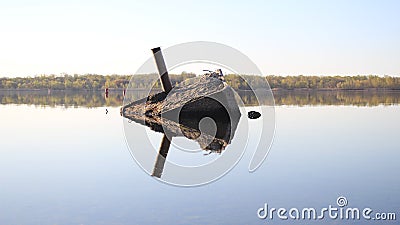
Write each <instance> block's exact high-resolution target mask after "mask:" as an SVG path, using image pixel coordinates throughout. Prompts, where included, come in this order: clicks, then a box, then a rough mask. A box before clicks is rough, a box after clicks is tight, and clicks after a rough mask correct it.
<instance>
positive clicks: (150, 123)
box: [121, 88, 241, 178]
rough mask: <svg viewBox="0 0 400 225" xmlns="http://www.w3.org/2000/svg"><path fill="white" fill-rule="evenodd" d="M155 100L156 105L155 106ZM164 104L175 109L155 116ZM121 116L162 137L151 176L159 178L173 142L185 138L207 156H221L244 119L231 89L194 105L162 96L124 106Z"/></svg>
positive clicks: (179, 99) (161, 94)
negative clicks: (195, 144)
mask: <svg viewBox="0 0 400 225" xmlns="http://www.w3.org/2000/svg"><path fill="white" fill-rule="evenodd" d="M172 96H173V95H172ZM154 99H157V101H156V102H154V101H153V100H154ZM185 100H188V101H187V102H185ZM165 102H167V103H168V104H169V105H174V107H173V108H171V109H170V110H169V111H160V112H159V113H155V111H156V110H157V109H158V108H160V107H161V105H163V104H164V103H165ZM175 106H176V107H175ZM165 108H167V107H165ZM165 108H163V110H165ZM121 115H122V116H123V117H125V118H127V119H129V120H130V121H131V122H135V123H138V124H141V125H144V126H147V127H149V128H150V129H151V130H153V131H155V132H160V133H163V137H162V139H161V144H160V147H159V150H158V154H157V156H156V161H155V164H154V168H153V171H152V173H151V174H152V176H155V177H158V178H161V176H162V174H163V170H164V166H165V163H166V158H167V156H168V152H169V150H170V145H171V141H172V139H173V138H175V137H185V138H187V139H190V140H194V141H196V142H197V143H198V144H199V146H200V148H201V149H202V150H206V151H209V152H208V153H207V154H211V153H219V154H221V153H222V151H223V150H225V148H226V147H227V146H228V145H229V144H230V143H231V140H232V139H233V136H234V133H235V132H236V129H237V127H238V123H239V119H240V117H241V113H240V110H239V106H238V104H237V103H236V101H235V99H234V95H233V92H232V91H231V89H230V88H227V89H223V90H222V91H220V92H216V93H213V94H212V95H210V96H207V97H204V98H200V99H197V100H195V101H189V99H187V98H183V99H181V98H178V99H174V98H173V97H170V98H168V99H167V97H166V94H165V93H164V92H161V93H158V94H155V95H151V96H149V97H146V98H143V99H140V100H137V101H134V102H131V103H129V104H127V105H125V106H124V107H122V108H121Z"/></svg>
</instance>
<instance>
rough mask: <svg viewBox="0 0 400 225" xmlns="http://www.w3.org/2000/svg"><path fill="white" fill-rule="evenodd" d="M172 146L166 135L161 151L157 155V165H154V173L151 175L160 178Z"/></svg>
mask: <svg viewBox="0 0 400 225" xmlns="http://www.w3.org/2000/svg"><path fill="white" fill-rule="evenodd" d="M170 145H171V141H170V140H169V139H168V137H167V135H165V134H164V137H163V139H162V141H161V146H160V150H159V152H158V155H157V159H156V163H155V164H154V169H153V173H152V174H151V175H152V176H154V177H158V178H160V177H161V175H162V173H163V170H164V164H165V160H166V158H167V154H168V151H169V146H170Z"/></svg>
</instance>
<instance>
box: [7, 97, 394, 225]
mask: <svg viewBox="0 0 400 225" xmlns="http://www.w3.org/2000/svg"><path fill="white" fill-rule="evenodd" d="M61 96H63V97H61ZM96 96H97V97H96ZM118 96H121V93H119V95H118ZM285 96H286V97H285ZM288 96H291V97H288ZM349 96H350V97H349ZM399 96H400V95H399V94H396V93H394V94H393V93H378V94H372V95H371V94H370V93H367V94H366V93H364V92H357V93H356V94H355V93H350V94H349V93H327V92H324V93H323V94H322V95H321V94H320V95H318V94H315V93H314V94H312V93H311V94H310V93H305V94H304V93H303V94H299V93H297V94H296V93H290V94H286V95H281V96H279V95H277V96H276V102H278V104H277V106H276V108H275V110H276V133H275V138H274V142H273V144H272V147H271V150H270V152H269V155H268V157H267V158H266V160H265V161H264V163H263V165H262V166H261V167H260V168H259V169H258V170H257V171H255V172H254V173H249V172H248V165H249V162H250V159H251V156H252V154H253V152H245V153H244V155H243V158H242V159H241V160H240V162H239V163H238V164H237V165H236V166H235V167H234V168H233V169H232V170H231V171H230V172H229V173H228V174H227V175H225V176H224V177H222V178H221V179H219V180H217V181H215V182H213V183H210V184H208V185H203V186H199V187H192V188H182V187H176V186H171V185H167V184H164V183H162V182H160V181H158V180H156V179H154V178H153V177H150V176H149V175H148V174H146V173H145V172H144V171H143V170H142V169H141V168H140V166H138V165H137V164H136V162H135V161H134V159H133V158H132V157H131V154H130V150H129V149H128V147H127V145H126V142H125V137H124V130H123V122H122V117H121V116H120V113H119V107H118V106H119V105H118V104H122V97H118V98H115V99H113V100H110V99H109V98H104V96H102V93H99V94H72V95H71V94H65V93H64V94H60V95H57V96H53V97H52V95H51V94H50V95H48V93H44V94H37V95H32V94H21V93H19V94H16V93H11V94H10V93H6V94H4V93H3V94H2V95H1V99H2V101H1V103H2V104H0V112H1V115H2V118H1V120H0V121H1V122H0V124H1V128H0V136H1V139H0V140H1V142H0V224H4V225H17V224H18V225H19V224H24V225H25V224H26V225H30V224H32V225H34V224H42V225H47V224H49V225H50V224H58V225H64V224H65V225H71V224H76V225H80V224H104V225H113V224H115V225H117V224H118V225H119V224H268V223H269V224H271V223H272V224H398V222H397V221H398V220H399V219H400V218H397V220H396V221H374V220H371V221H365V220H359V221H358V220H333V219H329V218H326V219H324V220H320V221H309V220H291V219H289V220H286V221H284V220H280V219H278V218H274V219H273V220H272V221H271V220H269V219H266V220H261V219H259V218H258V217H257V210H258V209H259V208H260V207H263V206H264V204H265V203H267V204H268V205H269V206H270V207H276V208H280V207H283V208H287V209H290V208H292V207H296V208H299V209H301V208H304V207H314V208H317V209H320V208H322V207H327V206H328V205H333V206H337V204H336V200H337V198H338V197H339V196H345V197H346V198H347V200H348V206H350V207H359V208H365V207H369V208H371V209H373V210H374V211H375V212H396V213H397V215H396V216H397V217H399V216H400V210H399V209H400V179H399V176H398V171H400V163H399V157H400V142H399V139H398V137H399V128H400V117H399V115H400V105H398V99H399ZM110 98H112V97H110ZM70 99H74V100H72V101H71V100H70ZM79 99H80V100H79ZM82 99H83V100H82ZM93 99H94V100H93ZM96 99H97V100H96ZM277 99H278V100H277ZM282 99H285V101H283V100H282ZM288 99H291V101H288ZM313 99H314V100H313ZM249 104H250V103H249ZM250 105H251V104H250ZM247 107H251V106H247ZM106 109H107V110H108V113H107V114H106ZM248 109H251V108H248ZM132 126H133V127H135V126H137V127H139V126H140V125H139V124H134V123H133V124H132ZM249 126H250V129H249V131H250V136H252V135H256V134H253V133H251V132H252V131H254V129H251V128H252V126H257V120H253V121H250V123H249ZM134 129H136V128H134ZM138 132H139V128H138ZM148 134H149V135H150V138H152V139H154V140H156V141H158V140H160V138H161V136H160V134H159V133H155V132H153V131H150V130H149V132H148ZM239 138H241V136H238V135H235V136H234V140H235V139H239ZM138 143H139V144H140V140H138ZM249 144H250V145H251V144H253V143H249ZM232 145H233V144H232ZM147 147H148V146H143V148H147ZM175 150H176V149H174V147H173V146H172V149H171V150H170V151H175ZM228 150H229V146H228V148H227V149H226V151H228ZM198 157H208V156H205V155H203V154H198ZM211 157H218V155H217V156H215V155H212V156H211Z"/></svg>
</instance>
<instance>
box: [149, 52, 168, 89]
mask: <svg viewBox="0 0 400 225" xmlns="http://www.w3.org/2000/svg"><path fill="white" fill-rule="evenodd" d="M151 51H153V55H154V59H155V61H156V65H157V69H158V74H159V75H160V79H161V84H162V87H163V89H164V91H165V92H166V93H167V94H168V93H169V92H170V91H171V90H172V84H171V81H170V80H169V76H168V71H167V67H166V66H165V62H164V57H163V55H162V53H161V48H160V47H157V48H153V49H151Z"/></svg>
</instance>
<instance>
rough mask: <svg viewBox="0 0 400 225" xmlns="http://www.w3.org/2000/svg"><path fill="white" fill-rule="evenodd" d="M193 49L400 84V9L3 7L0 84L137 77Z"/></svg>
mask: <svg viewBox="0 0 400 225" xmlns="http://www.w3.org/2000/svg"><path fill="white" fill-rule="evenodd" d="M191 41H213V42H218V43H222V44H225V45H229V46H231V47H233V48H236V49H238V50H239V51H241V52H242V53H244V54H245V55H247V56H248V57H249V58H250V59H251V60H252V61H253V62H255V63H256V64H257V66H258V67H259V68H260V70H261V71H262V73H263V74H265V75H272V74H273V75H359V74H360V75H369V74H374V75H382V76H383V75H390V76H400V1H396V0H394V1H389V0H382V1H378V0H375V1H370V0H335V1H332V0H315V1H310V0H303V1H287V0H280V1H279V0H276V1H268V0H265V1H232V0H230V1H208V0H202V1H174V0H169V1H153V0H148V1H132V0H126V1H124V0H114V1H101V0H96V1H76V0H71V1H57V0H44V1H37V0H36V1H21V0H13V1H11V0H9V1H4V0H0V77H4V76H7V77H15V76H35V75H39V74H61V73H68V74H75V73H78V74H85V73H97V74H134V73H135V72H136V70H137V69H138V68H139V67H140V65H142V64H143V63H144V61H145V60H147V59H148V58H149V57H151V56H152V55H151V51H150V49H151V48H153V47H157V46H161V47H162V48H167V47H170V46H173V45H176V44H180V43H184V42H191Z"/></svg>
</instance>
